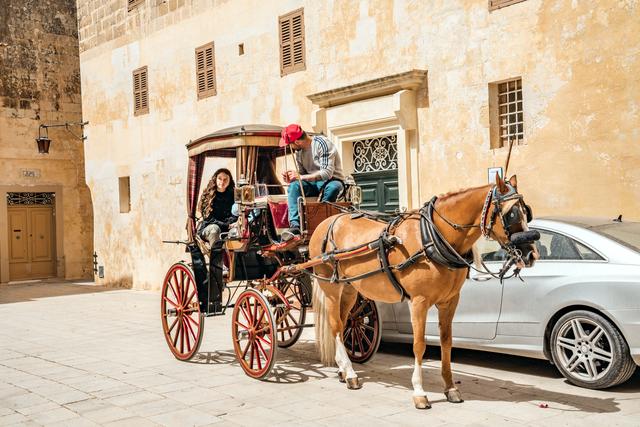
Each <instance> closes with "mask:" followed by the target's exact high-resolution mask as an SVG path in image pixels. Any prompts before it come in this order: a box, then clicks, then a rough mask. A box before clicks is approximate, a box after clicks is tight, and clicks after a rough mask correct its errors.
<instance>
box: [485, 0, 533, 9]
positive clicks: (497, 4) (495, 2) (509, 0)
mask: <svg viewBox="0 0 640 427" xmlns="http://www.w3.org/2000/svg"><path fill="white" fill-rule="evenodd" d="M523 1H525V0H489V10H495V9H500V8H502V7H507V6H511V5H512V4H516V3H520V2H523Z"/></svg>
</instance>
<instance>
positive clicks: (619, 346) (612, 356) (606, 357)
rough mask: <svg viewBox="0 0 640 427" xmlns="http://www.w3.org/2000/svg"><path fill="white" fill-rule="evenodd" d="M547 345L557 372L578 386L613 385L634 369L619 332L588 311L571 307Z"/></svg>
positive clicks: (554, 329)
mask: <svg viewBox="0 0 640 427" xmlns="http://www.w3.org/2000/svg"><path fill="white" fill-rule="evenodd" d="M549 348H550V349H551V355H552V357H553V362H554V363H555V365H556V366H557V367H558V370H559V371H560V373H562V375H564V376H565V378H567V380H569V382H570V383H572V384H575V385H577V386H580V387H586V388H592V389H602V388H607V387H612V386H614V385H617V384H620V383H623V382H625V381H626V380H628V379H629V378H630V377H631V375H633V372H634V371H635V369H636V365H635V363H634V362H633V359H632V358H631V356H630V355H629V346H627V343H626V342H625V340H624V338H623V337H622V334H620V332H619V331H618V329H616V327H615V326H614V325H612V324H611V322H609V321H608V320H607V319H605V318H604V317H602V316H600V315H599V314H596V313H592V312H590V311H585V310H577V311H572V312H570V313H567V314H565V315H564V316H562V317H561V318H560V319H558V321H557V322H556V324H555V325H554V327H553V331H552V332H551V342H550V345H549Z"/></svg>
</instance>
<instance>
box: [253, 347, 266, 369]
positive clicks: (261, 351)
mask: <svg viewBox="0 0 640 427" xmlns="http://www.w3.org/2000/svg"><path fill="white" fill-rule="evenodd" d="M256 347H258V349H260V353H262V356H263V357H264V360H265V361H267V362H268V361H269V358H268V357H267V352H266V351H264V348H262V344H260V341H256ZM260 369H262V367H260Z"/></svg>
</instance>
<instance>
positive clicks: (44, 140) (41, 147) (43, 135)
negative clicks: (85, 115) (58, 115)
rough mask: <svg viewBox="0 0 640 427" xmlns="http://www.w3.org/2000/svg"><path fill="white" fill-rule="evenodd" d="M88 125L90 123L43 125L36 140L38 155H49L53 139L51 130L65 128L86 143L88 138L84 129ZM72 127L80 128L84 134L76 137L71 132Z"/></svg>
mask: <svg viewBox="0 0 640 427" xmlns="http://www.w3.org/2000/svg"><path fill="white" fill-rule="evenodd" d="M88 124H89V122H78V123H73V122H66V123H62V124H57V125H45V124H41V125H40V127H39V128H38V137H37V138H36V143H37V144H38V153H40V154H49V146H50V145H51V139H49V128H61V127H63V128H65V129H66V130H67V132H69V133H70V134H71V135H73V136H75V137H76V138H78V139H80V140H82V141H84V140H85V139H87V137H86V136H84V127H85V126H86V125H88ZM70 126H80V131H81V132H82V134H81V135H76V134H75V133H73V132H72V131H71V129H69V127H70ZM43 130H44V132H43Z"/></svg>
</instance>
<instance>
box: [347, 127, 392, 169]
mask: <svg viewBox="0 0 640 427" xmlns="http://www.w3.org/2000/svg"><path fill="white" fill-rule="evenodd" d="M353 165H354V172H356V173H362V172H380V171H388V170H395V169H398V137H397V136H396V135H386V136H379V137H376V138H367V139H361V140H358V141H354V142H353Z"/></svg>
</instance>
